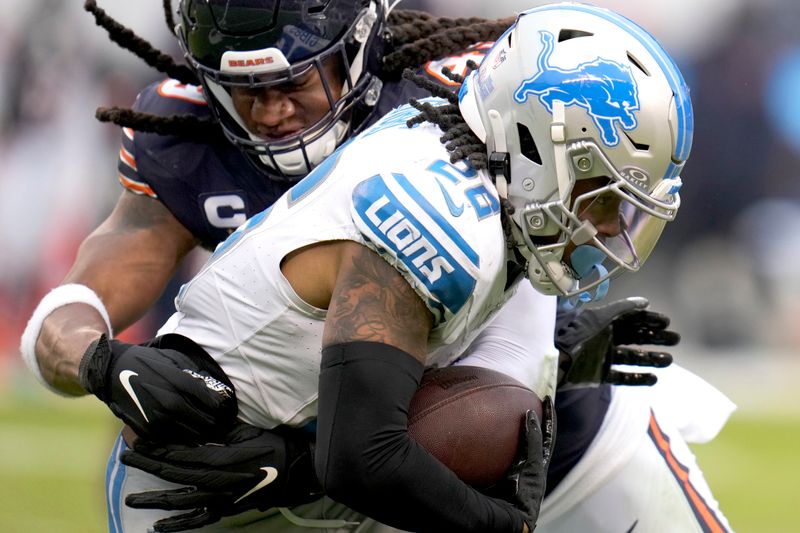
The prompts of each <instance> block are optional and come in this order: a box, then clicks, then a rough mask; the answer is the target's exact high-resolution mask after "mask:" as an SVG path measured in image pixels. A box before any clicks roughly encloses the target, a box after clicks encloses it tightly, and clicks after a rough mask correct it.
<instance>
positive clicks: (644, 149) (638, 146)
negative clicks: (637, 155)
mask: <svg viewBox="0 0 800 533" xmlns="http://www.w3.org/2000/svg"><path fill="white" fill-rule="evenodd" d="M622 133H624V134H625V137H626V138H627V139H628V141H629V142H630V143H631V145H632V146H633V147H634V148H635V149H636V150H637V151H639V152H648V151H650V145H649V144H645V143H638V142H636V141H634V140H633V137H631V136H630V135H629V134H628V132H627V131H624V130H623V132H622Z"/></svg>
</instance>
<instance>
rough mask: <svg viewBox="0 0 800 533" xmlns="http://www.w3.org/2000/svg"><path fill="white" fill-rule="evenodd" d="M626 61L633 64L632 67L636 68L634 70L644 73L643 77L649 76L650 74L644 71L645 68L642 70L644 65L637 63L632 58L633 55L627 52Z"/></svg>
mask: <svg viewBox="0 0 800 533" xmlns="http://www.w3.org/2000/svg"><path fill="white" fill-rule="evenodd" d="M628 61H630V62H631V63H633V64H634V66H636V68H638V69H639V70H641V71H642V72H644V75H645V76H649V75H650V73H649V72H648V71H647V69H646V68H644V65H642V63H641V61H639V60H638V59H636V57H634V55H633V54H631V53H630V52H628Z"/></svg>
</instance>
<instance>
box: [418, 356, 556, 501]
mask: <svg viewBox="0 0 800 533" xmlns="http://www.w3.org/2000/svg"><path fill="white" fill-rule="evenodd" d="M531 409H532V410H534V411H535V412H536V414H537V416H538V417H539V420H541V417H542V402H541V401H540V400H539V398H538V397H537V396H536V394H535V393H534V392H532V391H531V390H530V389H528V388H527V387H525V385H523V384H522V383H520V382H518V381H516V380H515V379H513V378H511V377H509V376H506V375H505V374H501V373H500V372H495V371H493V370H488V369H485V368H480V367H474V366H449V367H445V368H438V369H434V370H429V371H427V372H426V373H425V374H424V375H423V377H422V383H421V384H420V387H419V389H418V390H417V392H416V394H415V395H414V398H413V399H412V401H411V407H410V409H409V413H408V422H409V425H408V430H409V433H410V434H411V437H412V438H413V439H414V440H415V441H417V442H418V443H419V444H421V445H422V446H423V447H424V448H425V449H426V450H428V451H429V452H431V454H433V455H434V456H435V457H436V458H437V459H439V460H440V461H441V462H443V463H444V464H445V465H447V467H448V468H450V470H452V471H453V472H455V473H456V474H457V475H458V477H459V478H461V480H463V481H465V482H466V483H468V484H470V485H472V486H473V487H476V488H485V487H489V486H491V485H493V484H495V483H496V482H497V481H499V480H500V479H501V478H502V476H503V474H504V473H505V472H506V471H507V470H508V468H509V467H510V466H511V463H512V462H513V461H514V458H515V457H516V456H517V445H518V444H519V440H520V436H521V432H522V428H523V421H524V416H525V413H526V412H527V411H528V410H531Z"/></svg>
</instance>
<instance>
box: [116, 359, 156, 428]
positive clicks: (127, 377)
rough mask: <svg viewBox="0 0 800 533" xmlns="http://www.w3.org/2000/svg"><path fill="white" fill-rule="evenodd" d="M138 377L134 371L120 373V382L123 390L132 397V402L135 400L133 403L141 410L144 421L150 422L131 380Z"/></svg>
mask: <svg viewBox="0 0 800 533" xmlns="http://www.w3.org/2000/svg"><path fill="white" fill-rule="evenodd" d="M138 375H139V374H137V373H136V372H134V371H133V370H123V371H122V372H120V373H119V381H120V383H122V388H123V389H125V392H127V393H128V396H130V397H131V400H133V403H135V404H136V407H138V408H139V412H140V413H142V416H143V417H144V421H145V422H150V420H148V419H147V415H146V414H145V412H144V409H143V408H142V403H141V402H140V401H139V397H138V396H136V392H134V390H133V387H132V386H131V378H132V377H133V376H138Z"/></svg>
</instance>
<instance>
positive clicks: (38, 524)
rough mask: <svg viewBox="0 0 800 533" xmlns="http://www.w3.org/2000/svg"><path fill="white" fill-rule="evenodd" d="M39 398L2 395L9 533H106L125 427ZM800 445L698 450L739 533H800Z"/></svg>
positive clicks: (798, 429)
mask: <svg viewBox="0 0 800 533" xmlns="http://www.w3.org/2000/svg"><path fill="white" fill-rule="evenodd" d="M35 390H37V389H36V387H35V385H33V384H29V383H21V384H18V386H17V387H11V388H10V390H9V389H6V390H5V392H0V531H2V532H3V533H31V532H54V533H100V532H103V531H106V526H105V524H106V522H105V508H104V504H103V476H104V468H105V460H106V457H107V455H108V451H109V450H110V448H111V443H112V441H113V440H114V438H115V437H116V432H117V428H118V425H117V423H116V420H115V419H114V418H113V417H111V415H110V414H107V413H106V412H105V411H104V410H103V409H102V408H101V406H100V404H99V402H97V401H96V400H93V399H92V398H83V399H79V400H65V399H60V398H58V397H55V396H53V395H45V394H43V393H33V392H31V391H35ZM798 442H800V418H798V417H793V418H788V419H787V418H769V417H768V416H764V417H762V416H760V415H757V414H755V413H749V412H748V413H746V414H736V415H734V417H733V418H732V420H731V421H730V423H729V424H728V425H727V426H726V427H725V429H724V430H723V432H722V433H721V434H720V436H719V437H718V438H717V439H716V440H715V441H714V442H712V443H710V444H705V445H700V446H695V447H694V449H695V452H696V453H697V455H698V458H699V461H700V464H701V465H702V466H703V467H704V470H705V473H706V477H707V478H708V481H709V483H710V484H711V486H712V488H713V489H714V492H715V494H716V496H717V498H718V499H719V501H720V503H721V505H722V509H723V510H724V512H725V513H726V515H727V516H728V518H729V519H730V521H731V524H732V526H733V527H734V529H735V530H736V531H738V532H754V533H789V532H793V531H795V532H797V531H800V526H798V524H797V518H796V517H795V515H794V513H793V512H792V511H793V510H795V508H796V507H797V506H798V504H800V481H798V474H799V473H800V454H798V453H796V450H797V443H798ZM576 533H583V532H576Z"/></svg>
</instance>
